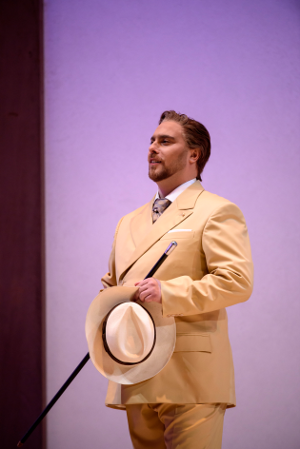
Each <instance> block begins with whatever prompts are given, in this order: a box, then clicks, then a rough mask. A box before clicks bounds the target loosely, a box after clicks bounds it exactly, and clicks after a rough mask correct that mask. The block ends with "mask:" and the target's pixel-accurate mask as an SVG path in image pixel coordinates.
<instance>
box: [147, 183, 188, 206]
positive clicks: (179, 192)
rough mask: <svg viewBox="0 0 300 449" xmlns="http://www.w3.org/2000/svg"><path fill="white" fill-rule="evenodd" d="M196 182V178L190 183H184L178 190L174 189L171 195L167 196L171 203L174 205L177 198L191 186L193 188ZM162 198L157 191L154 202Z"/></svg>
mask: <svg viewBox="0 0 300 449" xmlns="http://www.w3.org/2000/svg"><path fill="white" fill-rule="evenodd" d="M195 181H196V178H194V179H191V180H190V181H187V182H184V183H183V184H181V185H180V186H178V187H176V189H174V190H173V191H172V192H171V193H169V195H167V196H166V198H167V200H169V201H171V203H173V201H175V200H176V198H177V197H178V196H179V195H180V194H181V193H182V192H183V191H184V190H185V189H187V188H188V187H189V186H191V185H192V184H194V182H195ZM157 198H160V194H159V192H158V191H157V192H156V196H155V198H154V201H155V200H156V199H157Z"/></svg>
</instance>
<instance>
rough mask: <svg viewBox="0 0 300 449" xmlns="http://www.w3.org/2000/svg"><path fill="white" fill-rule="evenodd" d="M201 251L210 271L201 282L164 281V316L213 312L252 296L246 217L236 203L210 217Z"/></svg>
mask: <svg viewBox="0 0 300 449" xmlns="http://www.w3.org/2000/svg"><path fill="white" fill-rule="evenodd" d="M199 243H200V242H199ZM202 249H203V251H204V254H205V258H206V264H207V271H208V274H206V275H205V276H204V277H202V279H199V280H193V279H192V278H191V277H189V276H180V277H178V278H175V279H171V280H167V281H161V291H162V307H163V316H188V315H196V314H200V313H206V312H211V311H214V310H218V309H222V308H224V307H228V306H231V305H233V304H236V303H239V302H243V301H246V300H247V299H248V298H249V297H250V295H251V293H252V288H253V263H252V258H251V249H250V242H249V237H248V230H247V226H246V223H245V219H244V216H243V214H242V212H241V211H240V209H239V208H238V207H237V206H236V205H235V204H232V203H227V204H225V205H222V206H220V207H218V208H217V209H216V210H215V211H214V212H213V213H212V214H211V216H210V217H209V219H208V220H207V222H206V225H205V228H204V231H203V234H202Z"/></svg>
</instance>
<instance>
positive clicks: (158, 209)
mask: <svg viewBox="0 0 300 449" xmlns="http://www.w3.org/2000/svg"><path fill="white" fill-rule="evenodd" d="M170 204H171V201H169V200H167V198H156V200H155V201H154V203H153V207H152V223H155V222H156V220H157V219H158V218H159V217H160V216H161V214H162V213H163V212H164V211H165V210H166V209H167V207H169V206H170Z"/></svg>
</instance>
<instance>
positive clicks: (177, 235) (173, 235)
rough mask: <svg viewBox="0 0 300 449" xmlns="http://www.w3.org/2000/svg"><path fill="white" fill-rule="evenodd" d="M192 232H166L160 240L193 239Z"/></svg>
mask: <svg viewBox="0 0 300 449" xmlns="http://www.w3.org/2000/svg"><path fill="white" fill-rule="evenodd" d="M194 234H195V233H194V231H192V230H188V231H185V230H184V231H175V230H174V232H173V231H172V232H170V231H169V232H167V233H166V234H165V235H164V236H163V237H162V238H161V240H180V239H193V238H194Z"/></svg>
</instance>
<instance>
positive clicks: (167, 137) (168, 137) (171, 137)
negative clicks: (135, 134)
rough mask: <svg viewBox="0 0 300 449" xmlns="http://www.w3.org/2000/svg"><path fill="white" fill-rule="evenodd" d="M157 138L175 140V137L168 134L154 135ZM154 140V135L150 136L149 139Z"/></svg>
mask: <svg viewBox="0 0 300 449" xmlns="http://www.w3.org/2000/svg"><path fill="white" fill-rule="evenodd" d="M156 137H157V138H158V139H172V140H175V137H173V136H169V135H168V134H157V136H156ZM154 140H155V137H154V136H152V137H151V139H150V141H151V142H153V141H154Z"/></svg>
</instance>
